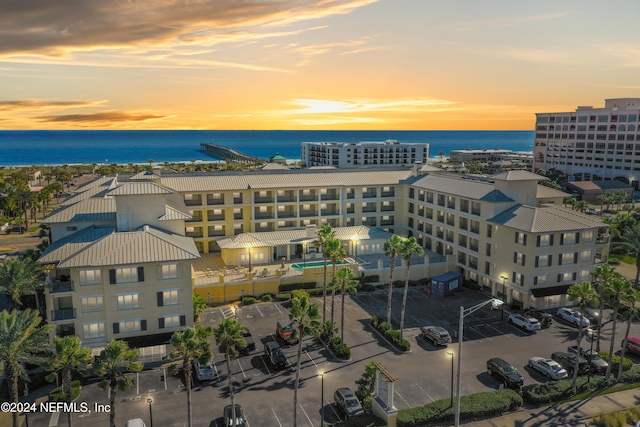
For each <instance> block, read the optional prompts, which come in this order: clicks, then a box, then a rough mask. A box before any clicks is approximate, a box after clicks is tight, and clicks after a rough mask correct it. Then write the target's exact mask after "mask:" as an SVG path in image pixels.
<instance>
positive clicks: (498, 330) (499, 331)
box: [487, 325, 511, 338]
mask: <svg viewBox="0 0 640 427" xmlns="http://www.w3.org/2000/svg"><path fill="white" fill-rule="evenodd" d="M487 326H488V327H490V328H491V329H493V330H494V331H496V332H498V333H499V334H501V335H502V336H506V337H507V338H511V334H505V333H503V332H502V331H501V330H500V329H497V328H495V327H493V326H492V325H487Z"/></svg>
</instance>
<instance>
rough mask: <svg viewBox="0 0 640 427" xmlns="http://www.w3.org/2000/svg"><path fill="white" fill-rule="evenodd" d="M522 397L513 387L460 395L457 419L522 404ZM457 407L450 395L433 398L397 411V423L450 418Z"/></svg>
mask: <svg viewBox="0 0 640 427" xmlns="http://www.w3.org/2000/svg"><path fill="white" fill-rule="evenodd" d="M522 403H523V402H522V397H521V396H520V395H519V394H518V393H517V392H516V391H514V390H510V389H506V390H499V391H487V392H483V393H476V394H471V395H468V396H461V397H460V419H461V420H468V419H473V418H480V417H489V416H495V415H500V414H503V413H505V412H509V411H514V410H516V409H517V408H519V407H520V406H522ZM455 412H456V407H455V405H451V401H450V399H441V400H436V401H435V402H432V403H429V404H427V405H424V406H419V407H416V408H411V409H401V410H399V411H398V427H413V426H420V425H425V424H427V423H433V422H443V421H445V422H446V421H452V420H453V419H454V418H455Z"/></svg>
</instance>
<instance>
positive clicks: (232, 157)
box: [200, 143, 265, 163]
mask: <svg viewBox="0 0 640 427" xmlns="http://www.w3.org/2000/svg"><path fill="white" fill-rule="evenodd" d="M200 151H203V152H205V153H207V154H210V155H212V156H214V157H217V158H219V159H222V160H224V161H227V162H240V163H265V160H264V159H261V158H259V157H254V156H250V155H248V154H244V153H241V152H240V151H238V150H236V149H233V148H229V147H223V146H221V145H217V144H210V143H203V144H200Z"/></svg>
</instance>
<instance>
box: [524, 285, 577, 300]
mask: <svg viewBox="0 0 640 427" xmlns="http://www.w3.org/2000/svg"><path fill="white" fill-rule="evenodd" d="M569 286H570V285H560V286H549V287H548V288H534V289H531V293H532V294H533V296H534V297H536V298H539V297H549V296H551V295H563V294H566V293H567V291H568V290H569Z"/></svg>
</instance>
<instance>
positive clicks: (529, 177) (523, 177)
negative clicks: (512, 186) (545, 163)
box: [489, 170, 545, 181]
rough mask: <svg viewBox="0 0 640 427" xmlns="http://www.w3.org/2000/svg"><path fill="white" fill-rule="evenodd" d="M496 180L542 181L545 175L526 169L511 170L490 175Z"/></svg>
mask: <svg viewBox="0 0 640 427" xmlns="http://www.w3.org/2000/svg"><path fill="white" fill-rule="evenodd" d="M489 178H490V179H493V180H495V181H540V180H541V179H545V177H544V176H542V175H538V174H536V173H533V172H529V171H526V170H510V171H506V172H501V173H498V174H495V175H491V176H490V177H489Z"/></svg>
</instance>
